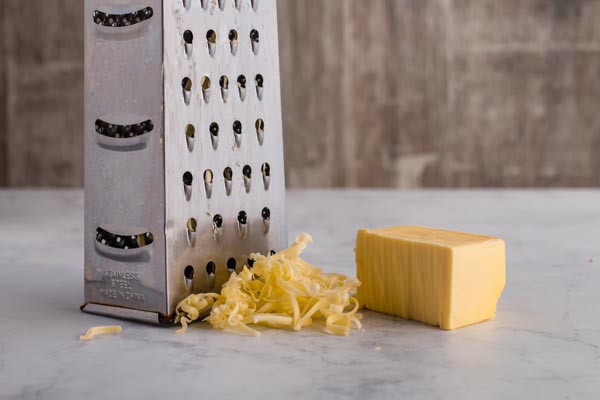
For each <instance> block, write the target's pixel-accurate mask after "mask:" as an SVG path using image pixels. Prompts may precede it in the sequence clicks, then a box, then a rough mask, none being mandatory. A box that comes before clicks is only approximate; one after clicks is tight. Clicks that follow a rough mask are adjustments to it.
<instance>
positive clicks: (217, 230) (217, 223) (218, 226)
mask: <svg viewBox="0 0 600 400" xmlns="http://www.w3.org/2000/svg"><path fill="white" fill-rule="evenodd" d="M212 227H213V237H214V238H215V241H216V242H217V243H218V242H220V241H221V238H222V237H223V216H222V215H220V214H217V215H215V216H214V217H213V225H212Z"/></svg>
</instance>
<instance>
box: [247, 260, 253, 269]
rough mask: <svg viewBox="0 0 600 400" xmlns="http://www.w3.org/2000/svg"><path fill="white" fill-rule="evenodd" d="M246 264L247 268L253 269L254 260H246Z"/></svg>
mask: <svg viewBox="0 0 600 400" xmlns="http://www.w3.org/2000/svg"><path fill="white" fill-rule="evenodd" d="M246 263H247V264H248V268H253V267H254V259H253V258H248V260H247V261H246Z"/></svg>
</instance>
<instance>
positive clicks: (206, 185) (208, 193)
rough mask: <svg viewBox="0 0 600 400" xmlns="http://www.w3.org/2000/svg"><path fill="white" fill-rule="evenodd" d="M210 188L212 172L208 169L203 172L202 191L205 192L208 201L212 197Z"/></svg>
mask: <svg viewBox="0 0 600 400" xmlns="http://www.w3.org/2000/svg"><path fill="white" fill-rule="evenodd" d="M212 186H213V172H212V170H210V169H207V170H206V171H204V190H205V191H206V197H207V198H208V199H210V198H211V197H212Z"/></svg>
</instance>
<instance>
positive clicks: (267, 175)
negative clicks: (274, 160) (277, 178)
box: [260, 163, 271, 190]
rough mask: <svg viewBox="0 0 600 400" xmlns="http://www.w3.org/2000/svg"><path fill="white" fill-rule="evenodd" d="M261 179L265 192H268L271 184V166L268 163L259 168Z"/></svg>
mask: <svg viewBox="0 0 600 400" xmlns="http://www.w3.org/2000/svg"><path fill="white" fill-rule="evenodd" d="M260 171H261V173H262V177H263V185H264V187H265V190H269V186H270V184H271V166H270V165H269V163H264V164H263V165H262V167H261V168H260Z"/></svg>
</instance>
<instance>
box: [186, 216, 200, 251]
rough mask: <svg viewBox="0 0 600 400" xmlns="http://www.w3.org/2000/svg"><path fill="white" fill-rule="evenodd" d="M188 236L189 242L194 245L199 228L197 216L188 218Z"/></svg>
mask: <svg viewBox="0 0 600 400" xmlns="http://www.w3.org/2000/svg"><path fill="white" fill-rule="evenodd" d="M186 228H187V236H188V244H189V245H190V246H191V247H194V245H195V244H196V231H197V229H198V222H197V221H196V219H195V218H190V219H188V222H187V225H186Z"/></svg>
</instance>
